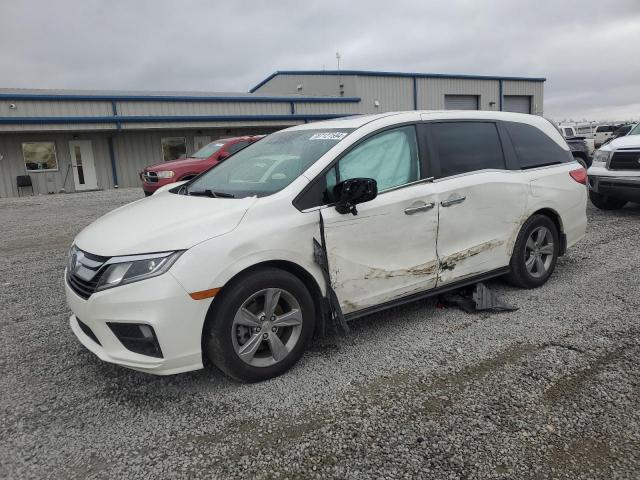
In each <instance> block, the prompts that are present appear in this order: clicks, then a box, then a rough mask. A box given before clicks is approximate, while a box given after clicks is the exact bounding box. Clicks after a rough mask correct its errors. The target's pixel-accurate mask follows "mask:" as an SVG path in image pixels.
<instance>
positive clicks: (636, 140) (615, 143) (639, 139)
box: [602, 135, 640, 150]
mask: <svg viewBox="0 0 640 480" xmlns="http://www.w3.org/2000/svg"><path fill="white" fill-rule="evenodd" d="M632 147H637V148H640V135H625V136H624V137H618V138H616V139H614V140H611V141H610V142H609V143H607V144H606V145H604V146H603V147H602V149H603V150H616V149H618V148H632Z"/></svg>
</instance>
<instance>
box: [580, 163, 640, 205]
mask: <svg viewBox="0 0 640 480" xmlns="http://www.w3.org/2000/svg"><path fill="white" fill-rule="evenodd" d="M588 174H589V182H588V185H589V190H590V191H592V192H595V193H599V194H601V195H606V196H610V197H614V198H620V199H622V200H627V201H628V202H637V203H640V171H635V172H633V171H622V170H616V171H611V170H607V169H606V168H603V167H600V168H598V167H592V168H590V169H589V171H588Z"/></svg>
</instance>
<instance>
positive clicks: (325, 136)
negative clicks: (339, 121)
mask: <svg viewBox="0 0 640 480" xmlns="http://www.w3.org/2000/svg"><path fill="white" fill-rule="evenodd" d="M347 135H348V133H346V132H322V133H314V134H313V135H311V137H310V138H309V140H342V139H343V138H344V137H346V136H347Z"/></svg>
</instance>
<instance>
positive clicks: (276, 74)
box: [249, 72, 281, 93]
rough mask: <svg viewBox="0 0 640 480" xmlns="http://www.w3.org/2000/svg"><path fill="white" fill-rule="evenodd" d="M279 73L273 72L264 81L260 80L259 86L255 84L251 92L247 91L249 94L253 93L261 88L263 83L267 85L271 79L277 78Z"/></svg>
mask: <svg viewBox="0 0 640 480" xmlns="http://www.w3.org/2000/svg"><path fill="white" fill-rule="evenodd" d="M280 73H281V72H273V73H272V74H271V75H269V76H268V77H267V78H265V79H264V80H262V81H261V82H260V83H259V84H257V85H256V86H255V87H253V88H252V89H251V90H249V93H253V92H255V91H256V90H258V89H259V88H260V87H261V86H263V85H264V84H265V83H269V82H270V81H271V80H272V79H273V78H275V77H277V76H278V75H279V74H280Z"/></svg>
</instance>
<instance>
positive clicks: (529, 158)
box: [504, 122, 573, 168]
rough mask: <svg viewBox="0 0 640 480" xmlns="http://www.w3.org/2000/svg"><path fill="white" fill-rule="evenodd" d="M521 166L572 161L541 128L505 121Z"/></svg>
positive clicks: (565, 151)
mask: <svg viewBox="0 0 640 480" xmlns="http://www.w3.org/2000/svg"><path fill="white" fill-rule="evenodd" d="M504 125H505V127H506V129H507V131H508V132H509V137H511V142H512V143H513V148H514V149H515V151H516V156H517V157H518V162H519V163H520V168H535V167H542V166H545V165H554V164H557V163H564V162H568V161H572V160H573V157H572V156H571V153H569V152H568V151H567V150H564V149H563V148H562V147H561V146H560V145H558V144H557V143H556V142H555V141H553V140H552V139H551V138H550V137H549V136H548V135H547V134H545V133H544V132H543V131H542V130H540V129H539V128H536V127H534V126H532V125H528V124H526V123H515V122H505V124H504Z"/></svg>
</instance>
